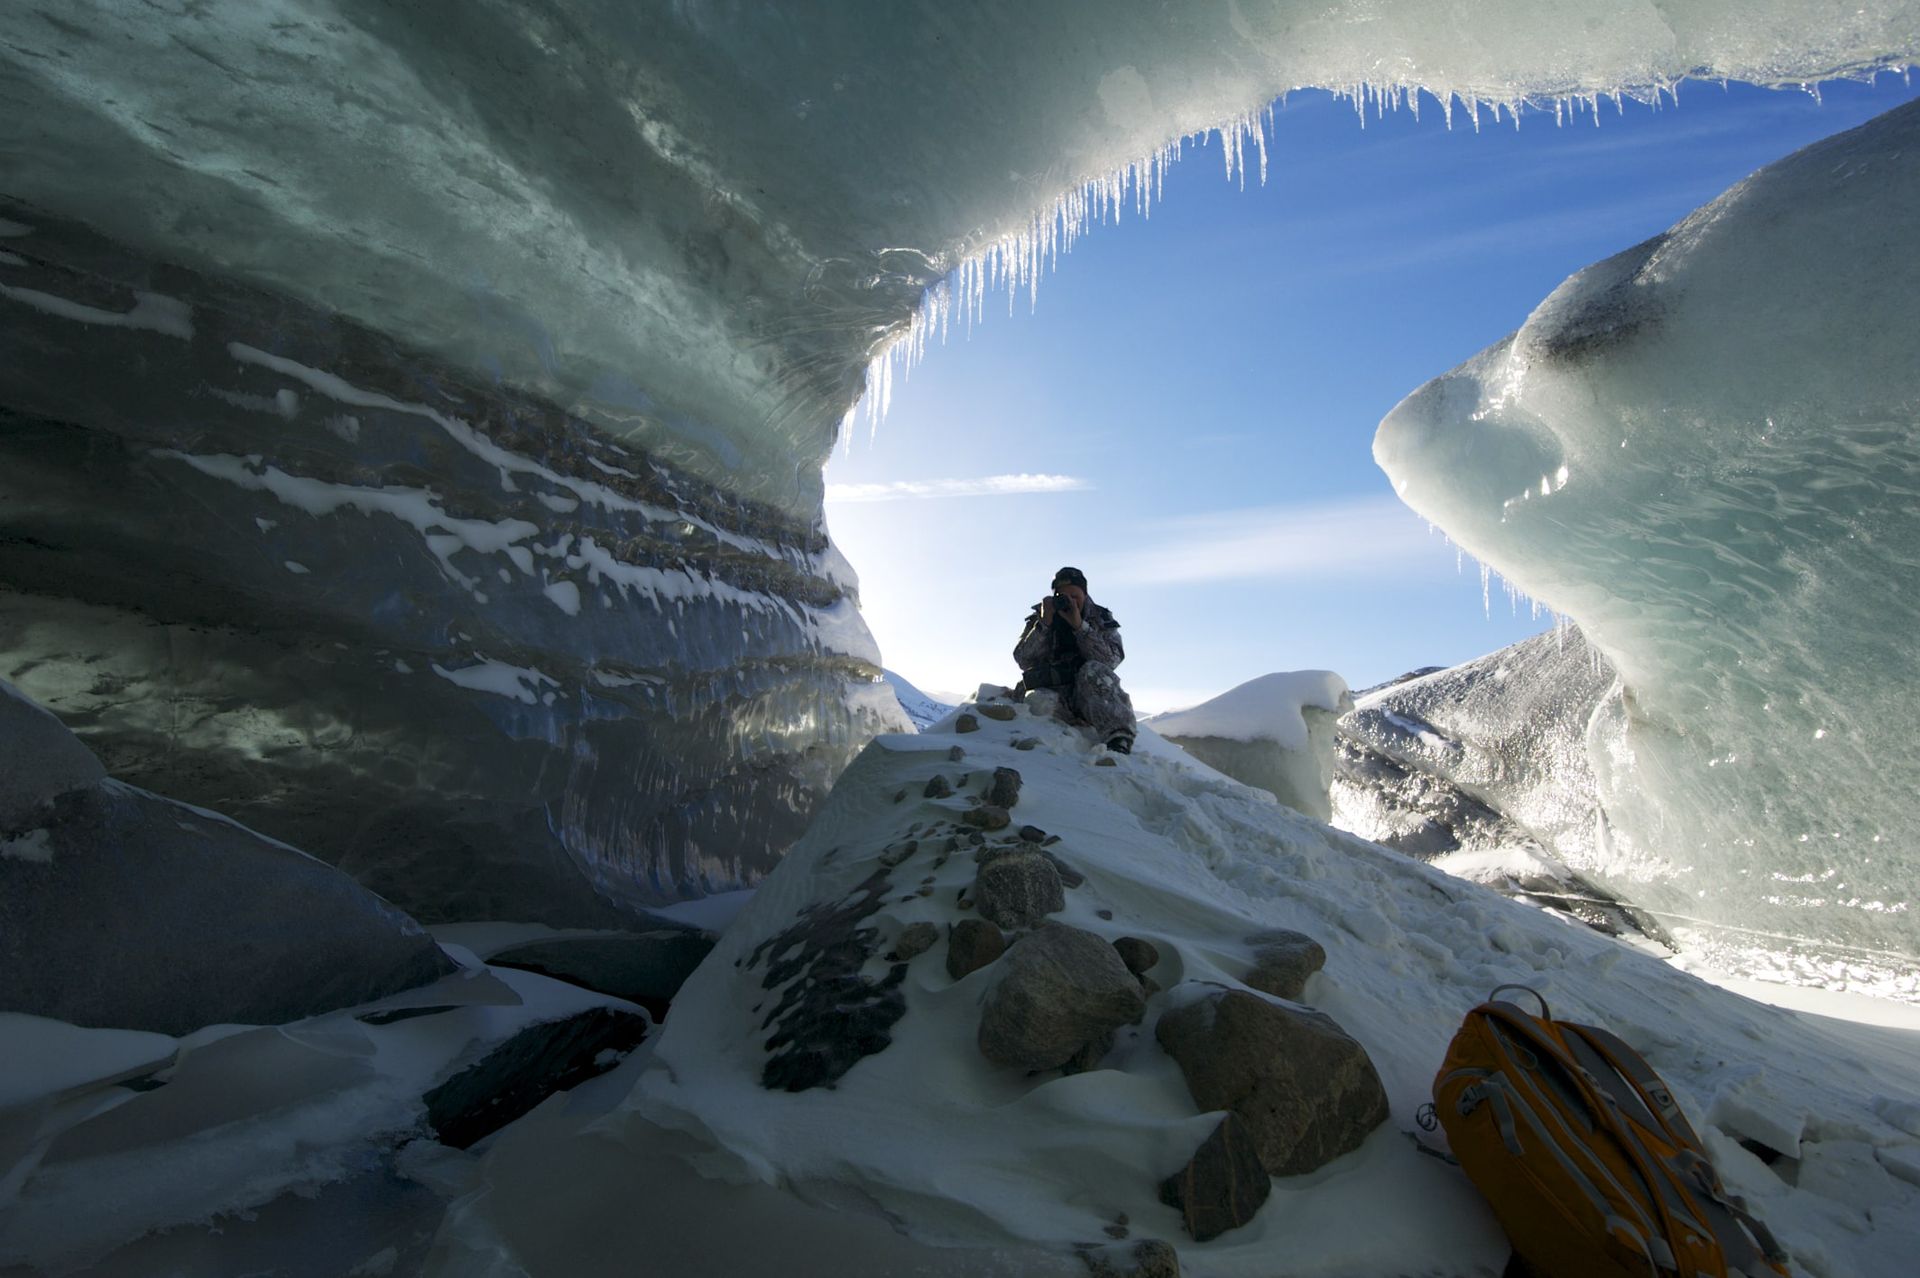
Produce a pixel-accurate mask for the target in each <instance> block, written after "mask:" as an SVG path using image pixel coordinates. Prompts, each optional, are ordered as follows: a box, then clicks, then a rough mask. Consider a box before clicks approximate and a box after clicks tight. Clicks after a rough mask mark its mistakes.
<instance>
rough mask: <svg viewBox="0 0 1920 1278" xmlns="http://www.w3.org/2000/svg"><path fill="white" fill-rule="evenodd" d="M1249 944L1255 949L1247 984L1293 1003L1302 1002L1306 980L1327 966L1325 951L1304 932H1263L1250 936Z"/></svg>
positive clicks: (1281, 930) (1279, 930) (1280, 930)
mask: <svg viewBox="0 0 1920 1278" xmlns="http://www.w3.org/2000/svg"><path fill="white" fill-rule="evenodd" d="M1247 943H1248V944H1249V945H1251V946H1253V947H1254V951H1253V970H1252V971H1250V972H1248V973H1247V975H1246V982H1247V984H1248V985H1250V986H1252V987H1253V988H1254V989H1256V990H1259V991H1261V992H1262V993H1265V994H1271V995H1273V996H1274V997H1275V998H1284V999H1286V1000H1287V1001H1288V1002H1290V1003H1297V1002H1299V1001H1300V996H1301V994H1303V993H1304V992H1305V991H1306V987H1307V978H1308V977H1309V976H1312V975H1313V974H1314V973H1315V972H1317V971H1319V970H1320V969H1321V968H1323V967H1325V966H1326V965H1327V952H1326V950H1325V949H1323V948H1321V945H1320V942H1318V941H1316V940H1314V939H1313V938H1312V937H1311V936H1308V935H1306V934H1305V933H1304V932H1289V931H1287V930H1285V929H1278V930H1275V931H1272V932H1261V933H1258V934H1256V935H1254V936H1250V937H1248V938H1247Z"/></svg>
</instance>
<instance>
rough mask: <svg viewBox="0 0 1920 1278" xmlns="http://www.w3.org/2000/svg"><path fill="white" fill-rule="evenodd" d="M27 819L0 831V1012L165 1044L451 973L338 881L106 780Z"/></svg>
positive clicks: (203, 815)
mask: <svg viewBox="0 0 1920 1278" xmlns="http://www.w3.org/2000/svg"><path fill="white" fill-rule="evenodd" d="M0 700H4V701H11V700H12V699H11V698H0ZM54 726H56V727H57V726H58V725H57V724H55V725H54ZM43 740H44V738H43ZM0 742H4V743H5V744H4V745H0V749H5V748H6V747H9V746H11V745H12V744H13V742H12V741H11V740H10V739H7V738H0ZM50 752H51V751H50ZM0 771H4V768H0ZM83 772H84V770H82V771H73V770H69V771H68V772H67V773H66V775H67V776H69V777H78V776H80V775H83ZM33 819H34V820H35V821H37V822H43V823H44V824H39V825H36V826H35V827H34V828H33V829H32V830H28V831H21V832H13V833H11V837H9V834H8V833H7V832H0V845H4V846H6V847H7V848H8V849H9V850H8V853H7V854H6V855H4V856H0V972H4V973H5V974H6V976H5V979H4V980H0V1011H9V1012H25V1013H28V1014H30V1015H33V1016H45V1017H49V1018H51V1019H53V1020H60V1021H68V1022H71V1023H72V1024H75V1025H84V1026H93V1027H103V1028H104V1027H110V1028H115V1029H141V1030H153V1031H156V1032H158V1033H162V1034H175V1035H179V1034H187V1033H191V1032H192V1031H194V1030H196V1029H199V1028H200V1027H201V1026H203V1025H212V1024H220V1023H238V1024H253V1025H278V1024H282V1023H285V1022H287V1021H295V1020H300V1019H302V1018H304V1017H308V1016H314V1015H317V1014H319V1013H321V1012H330V1011H334V1010H337V1009H339V1008H343V1007H352V1006H354V1005H356V1004H360V1003H370V1002H373V1001H374V1000H376V999H379V998H384V997H386V996H387V995H390V994H396V993H399V992H400V991H402V990H408V989H412V988H414V987H416V986H420V985H425V984H427V983H429V982H431V981H434V980H437V979H439V978H440V977H441V976H444V975H446V974H447V973H449V972H452V971H453V970H454V964H453V962H452V961H451V960H450V959H448V958H447V957H446V955H445V954H443V953H441V951H440V948H439V947H438V946H437V945H435V944H434V943H433V938H431V937H430V936H428V935H427V934H426V932H424V931H423V930H422V929H421V928H420V926H419V924H417V923H415V922H414V921H413V920H412V919H410V918H408V917H407V916H406V915H405V914H402V913H401V912H400V911H399V910H397V909H395V908H394V907H393V906H392V905H389V904H388V903H387V902H385V901H383V900H381V899H380V898H379V897H377V896H375V895H374V894H373V893H371V892H369V891H367V890H366V889H365V888H363V887H361V886H360V885H359V884H357V883H355V882H354V881H353V880H352V879H351V878H348V877H347V876H346V875H345V874H342V873H341V872H340V871H338V870H336V869H334V868H333V867H331V866H328V865H324V864H322V863H321V862H319V861H316V860H314V859H313V858H312V857H310V856H307V855H305V854H304V853H301V852H297V851H295V850H294V849H292V848H290V847H287V846H286V845H285V844H283V843H276V842H274V841H273V840H271V839H267V838H263V837H262V836H260V835H258V834H255V833H254V832H253V831H251V830H249V829H247V828H246V827H244V826H241V825H237V824H235V823H233V822H231V821H229V820H227V819H226V818H224V817H220V816H217V815H215V814H213V813H210V812H204V811H202V810H200V809H198V808H190V807H187V806H186V805H185V804H179V803H174V802H172V801H170V800H167V799H163V798H161V797H159V796H158V795H154V794H149V793H147V792H146V791H144V790H139V789H135V788H134V787H132V786H128V785H122V784H120V783H119V782H117V781H112V780H107V781H101V782H97V783H95V784H92V785H88V786H84V787H83V788H80V789H69V790H67V791H66V792H65V793H63V794H60V795H58V796H56V797H54V798H53V800H52V802H51V803H49V804H47V805H46V806H44V807H42V808H40V809H39V810H38V811H37V813H36V815H35V816H34V817H33Z"/></svg>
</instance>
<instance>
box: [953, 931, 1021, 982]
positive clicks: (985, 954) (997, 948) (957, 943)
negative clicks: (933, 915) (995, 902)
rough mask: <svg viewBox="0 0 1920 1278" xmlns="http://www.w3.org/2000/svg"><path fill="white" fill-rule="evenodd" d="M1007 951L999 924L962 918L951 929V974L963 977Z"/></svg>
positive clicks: (961, 978)
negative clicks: (997, 925) (996, 925)
mask: <svg viewBox="0 0 1920 1278" xmlns="http://www.w3.org/2000/svg"><path fill="white" fill-rule="evenodd" d="M1006 952H1007V938H1006V934H1005V933H1003V932H1001V930H1000V929H999V928H997V927H995V926H994V925H993V924H991V923H989V922H987V921H986V920H985V919H961V920H960V921H959V922H958V923H955V924H954V925H953V926H952V928H950V929H949V930H948V932H947V975H948V976H950V977H952V978H953V979H954V980H956V981H958V980H963V979H964V978H966V977H968V976H970V975H972V974H973V973H974V972H977V971H979V970H980V969H981V968H983V967H985V966H986V965H987V964H989V963H991V962H993V961H994V960H995V959H997V958H999V957H1000V956H1001V955H1002V954H1005V953H1006Z"/></svg>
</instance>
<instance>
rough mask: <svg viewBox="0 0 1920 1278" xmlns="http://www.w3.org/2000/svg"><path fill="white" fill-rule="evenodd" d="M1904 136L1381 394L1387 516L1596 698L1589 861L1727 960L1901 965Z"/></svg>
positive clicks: (1719, 205)
mask: <svg viewBox="0 0 1920 1278" xmlns="http://www.w3.org/2000/svg"><path fill="white" fill-rule="evenodd" d="M1917 148H1920V109H1916V108H1915V107H1913V106H1911V105H1909V106H1906V107H1902V108H1899V109H1896V110H1894V111H1891V112H1889V113H1887V114H1886V115H1884V116H1882V117H1880V118H1879V119H1877V120H1874V121H1872V122H1870V123H1868V124H1866V125H1864V126H1862V127H1860V128H1858V129H1855V130H1853V131H1851V132H1848V133H1845V134H1842V135H1840V136H1837V137H1834V138H1831V139H1828V140H1827V141H1825V142H1821V143H1817V144H1815V145H1813V146H1810V147H1808V148H1806V149H1805V150H1802V151H1800V152H1798V153H1796V154H1795V155H1793V156H1790V157H1788V158H1787V159H1785V160H1782V161H1779V162H1778V163H1775V164H1773V165H1771V166H1769V167H1767V168H1765V169H1762V170H1761V171H1760V172H1758V173H1756V174H1754V175H1753V176H1752V177H1750V178H1749V179H1747V180H1746V181H1744V182H1742V183H1741V184H1739V185H1738V186H1735V187H1734V188H1733V189H1731V190H1729V191H1728V192H1727V193H1726V194H1724V195H1722V196H1721V197H1720V198H1719V199H1717V200H1715V201H1713V202H1712V203H1710V204H1708V205H1706V206H1705V207H1703V208H1701V209H1700V210H1699V211H1697V212H1696V213H1694V214H1693V215H1691V216H1690V217H1688V218H1686V219H1685V220H1684V221H1682V222H1680V223H1679V224H1678V225H1676V226H1675V227H1673V228H1672V229H1671V230H1670V231H1668V232H1666V233H1664V234H1662V235H1660V236H1657V237H1655V238H1654V239H1652V240H1649V241H1647V242H1646V243H1644V244H1641V245H1638V246H1636V247H1634V248H1631V249H1628V250H1627V251H1625V252H1622V253H1620V254H1618V255H1617V256H1615V257H1613V258H1610V259H1608V260H1606V261H1604V262H1601V263H1599V264H1597V265H1595V266H1592V267H1589V268H1588V269H1587V270H1585V271H1582V272H1580V273H1579V274H1577V275H1575V276H1573V277H1572V278H1571V279H1569V280H1568V281H1567V282H1566V283H1564V284H1563V285H1561V286H1560V287H1559V288H1558V289H1557V290H1555V291H1554V293H1553V294H1552V295H1551V296H1550V297H1548V298H1547V299H1546V300H1545V301H1544V302H1543V303H1542V304H1541V305H1540V306H1539V307H1538V308H1537V309H1536V310H1535V311H1534V313H1533V314H1532V315H1531V316H1529V317H1528V318H1527V321H1526V323H1525V324H1524V325H1523V326H1522V327H1521V328H1520V330H1519V331H1518V332H1516V333H1515V334H1513V336H1511V337H1510V338H1508V339H1507V340H1505V341H1503V342H1501V343H1500V344H1498V345H1496V346H1494V347H1492V348H1490V349H1488V350H1487V351H1485V352H1483V353H1482V354H1480V355H1479V356H1477V357H1475V358H1474V359H1473V360H1472V361H1470V362H1469V363H1467V364H1465V365H1463V366H1462V367H1461V368H1459V369H1457V370H1455V371H1454V372H1452V373H1449V374H1447V375H1445V376H1443V377H1440V378H1438V379H1436V380H1435V381H1433V382H1432V383H1429V384H1428V385H1427V386H1425V387H1422V388H1421V389H1420V390H1418V391H1417V392H1415V393H1414V394H1412V395H1411V396H1409V397H1408V398H1407V399H1406V400H1405V401H1404V402H1403V403H1402V404H1401V405H1400V406H1399V407H1398V408H1396V409H1395V410H1394V411H1393V413H1392V414H1391V415H1390V416H1389V417H1388V418H1387V419H1386V420H1385V421H1384V422H1383V423H1382V424H1381V427H1380V431H1379V434H1378V436H1377V438H1376V440H1375V443H1374V455H1375V457H1376V459H1377V460H1378V461H1379V462H1380V464H1381V465H1382V466H1383V467H1384V468H1385V469H1386V471H1387V472H1388V474H1389V475H1390V476H1391V477H1392V478H1393V480H1394V483H1395V485H1396V487H1397V488H1398V490H1399V492H1400V494H1401V496H1402V497H1403V499H1405V500H1406V501H1407V503H1408V504H1409V505H1411V506H1412V507H1413V508H1414V509H1416V510H1418V511H1419V512H1421V513H1422V514H1424V515H1426V516H1427V517H1428V518H1430V519H1432V520H1433V521H1435V522H1436V523H1438V524H1440V525H1442V526H1443V527H1445V528H1446V529H1447V531H1448V534H1449V535H1450V536H1452V537H1454V538H1455V539H1456V540H1457V541H1459V542H1460V544H1462V545H1463V546H1465V547H1466V548H1467V549H1468V550H1469V551H1471V552H1472V553H1474V554H1475V555H1477V556H1479V557H1480V558H1481V559H1483V560H1484V561H1486V562H1487V563H1489V564H1491V565H1492V567H1493V568H1494V569H1496V570H1497V571H1499V572H1500V573H1501V574H1502V575H1504V576H1506V577H1507V578H1509V579H1510V580H1512V581H1514V582H1515V583H1517V584H1518V585H1519V586H1520V587H1521V588H1523V589H1525V590H1526V591H1528V592H1529V593H1530V594H1532V595H1533V596H1535V597H1536V598H1538V599H1540V600H1542V601H1543V602H1545V603H1546V604H1548V605H1550V606H1552V607H1553V608H1554V609H1555V610H1557V611H1559V612H1561V613H1563V614H1565V615H1566V616H1568V617H1571V618H1573V619H1574V620H1576V621H1577V622H1578V623H1579V626H1580V628H1581V630H1582V631H1583V632H1584V633H1585V634H1586V636H1587V638H1588V639H1589V640H1590V641H1591V642H1592V643H1593V645H1594V647H1595V648H1596V649H1597V650H1598V651H1599V652H1600V653H1601V654H1603V655H1604V656H1605V658H1606V659H1607V661H1608V662H1610V663H1611V665H1612V666H1613V668H1614V669H1615V670H1617V671H1618V673H1619V676H1620V680H1621V684H1622V687H1621V689H1620V691H1619V693H1618V694H1617V695H1616V696H1613V697H1610V698H1608V699H1607V700H1606V701H1605V702H1604V703H1602V704H1601V705H1600V706H1599V713H1598V714H1597V716H1596V717H1595V718H1594V721H1593V722H1592V724H1591V727H1590V729H1589V733H1588V742H1587V751H1586V752H1587V756H1588V759H1589V761H1590V763H1591V766H1592V770H1593V773H1594V778H1595V784H1596V791H1597V796H1598V803H1599V808H1600V811H1601V813H1602V814H1603V815H1604V821H1603V823H1602V824H1601V825H1600V827H1599V829H1600V832H1601V835H1602V840H1601V842H1600V844H1599V846H1598V847H1597V849H1596V851H1595V857H1596V863H1597V864H1598V865H1599V866H1600V868H1602V869H1603V870H1605V871H1606V872H1607V873H1609V874H1610V875H1612V876H1614V877H1615V878H1617V879H1619V878H1629V877H1630V878H1632V879H1635V880H1638V881H1639V882H1638V885H1637V886H1636V887H1635V888H1634V895H1635V897H1636V899H1639V900H1642V901H1644V903H1645V904H1647V905H1649V906H1652V907H1656V908H1658V909H1659V910H1661V911H1663V912H1664V914H1665V916H1666V917H1668V918H1670V919H1671V920H1673V921H1675V923H1676V924H1677V925H1686V926H1692V927H1695V928H1698V929H1703V935H1704V937H1705V939H1706V941H1707V942H1709V943H1711V944H1715V945H1720V946H1725V947H1729V948H1730V949H1740V948H1746V949H1758V950H1769V949H1778V948H1781V947H1783V946H1786V947H1791V946H1793V945H1796V944H1803V943H1805V944H1811V945H1813V946H1814V947H1815V948H1816V949H1817V950H1821V951H1824V953H1825V954H1826V955H1827V956H1828V957H1829V958H1831V959H1832V960H1833V961H1835V962H1838V963H1843V964H1844V963H1854V964H1857V965H1859V966H1860V967H1861V968H1862V969H1865V970H1868V971H1870V970H1872V969H1875V968H1878V969H1880V970H1881V971H1883V972H1884V971H1886V970H1888V969H1893V970H1898V969H1900V968H1903V967H1904V968H1905V969H1907V970H1908V972H1909V973H1910V972H1911V969H1912V967H1913V965H1914V962H1915V956H1916V955H1920V908H1917V907H1920V898H1916V896H1915V889H1914V864H1915V862H1914V852H1913V831H1914V828H1915V826H1914V817H1913V805H1912V802H1911V796H1910V793H1909V792H1910V789H1911V787H1910V785H1909V784H1908V782H1909V781H1910V780H1911V778H1912V777H1914V776H1915V775H1917V774H1920V746H1917V745H1916V739H1915V736H1914V734H1913V733H1912V731H1911V730H1910V724H1911V722H1912V720H1913V719H1914V717H1915V712H1916V710H1920V703H1916V700H1915V695H1916V694H1915V689H1914V685H1913V680H1912V679H1911V678H1910V677H1909V675H1910V672H1911V671H1912V669H1913V636H1914V634H1915V633H1916V631H1917V630H1920V604H1917V603H1916V600H1915V596H1914V591H1913V585H1914V580H1915V571H1916V564H1920V515H1916V510H1917V509H1920V505H1917V504H1916V500H1915V498H1916V481H1915V476H1916V475H1920V447H1917V446H1916V438H1920V431H1917V427H1920V409H1916V405H1920V361H1916V360H1915V358H1914V352H1915V349H1916V346H1915V333H1916V329H1915V326H1914V323H1913V320H1912V306H1911V298H1912V297H1913V295H1914V292H1915V289H1916V287H1917V286H1920V255H1916V254H1915V253H1914V252H1913V251H1912V250H1913V244H1914V242H1915V240H1916V237H1917V236H1920V218H1917V217H1916V210H1920V166H1916V165H1915V164H1914V163H1913V156H1914V154H1915V151H1916V149H1917Z"/></svg>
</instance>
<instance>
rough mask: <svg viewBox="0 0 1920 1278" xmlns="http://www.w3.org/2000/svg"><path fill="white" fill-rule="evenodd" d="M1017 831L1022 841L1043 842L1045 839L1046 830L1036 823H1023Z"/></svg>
mask: <svg viewBox="0 0 1920 1278" xmlns="http://www.w3.org/2000/svg"><path fill="white" fill-rule="evenodd" d="M1018 833H1019V836H1020V841H1021V842H1022V843H1045V842H1046V841H1047V832H1046V831H1045V830H1043V829H1041V828H1040V827H1039V826H1037V825H1023V826H1021V827H1020V829H1019V831H1018Z"/></svg>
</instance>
